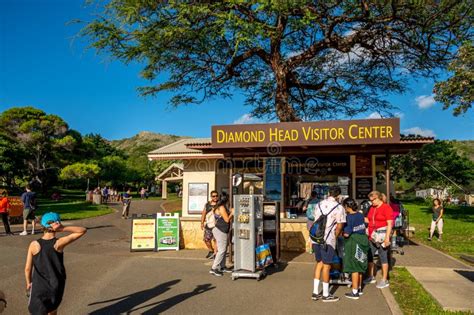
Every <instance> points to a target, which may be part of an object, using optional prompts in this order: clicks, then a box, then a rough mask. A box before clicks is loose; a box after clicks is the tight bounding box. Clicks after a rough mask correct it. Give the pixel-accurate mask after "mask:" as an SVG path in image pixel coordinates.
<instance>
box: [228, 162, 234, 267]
mask: <svg viewBox="0 0 474 315" xmlns="http://www.w3.org/2000/svg"><path fill="white" fill-rule="evenodd" d="M233 173H234V159H233V156H232V154H231V155H230V168H229V191H228V196H229V208H230V209H233V208H234V185H233V184H234V181H233V178H232V177H233ZM233 220H235V218H234V219H233ZM230 224H231V227H230V229H229V237H228V238H227V252H228V253H229V256H228V257H227V263H228V264H232V263H233V262H234V250H233V249H234V248H233V246H232V242H231V239H232V234H235V232H234V228H233V225H234V224H233V221H231V222H230Z"/></svg>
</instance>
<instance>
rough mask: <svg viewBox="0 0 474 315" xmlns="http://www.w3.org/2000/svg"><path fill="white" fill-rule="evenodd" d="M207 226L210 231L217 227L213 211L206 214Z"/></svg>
mask: <svg viewBox="0 0 474 315" xmlns="http://www.w3.org/2000/svg"><path fill="white" fill-rule="evenodd" d="M206 226H207V228H209V229H213V228H214V227H215V226H216V217H215V216H214V211H212V210H211V211H209V212H208V213H206Z"/></svg>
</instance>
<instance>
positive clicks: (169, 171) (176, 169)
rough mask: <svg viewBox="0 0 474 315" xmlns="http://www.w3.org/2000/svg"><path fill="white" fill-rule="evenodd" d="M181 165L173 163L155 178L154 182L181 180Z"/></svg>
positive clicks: (182, 167)
mask: <svg viewBox="0 0 474 315" xmlns="http://www.w3.org/2000/svg"><path fill="white" fill-rule="evenodd" d="M183 170H184V165H183V163H173V164H171V165H170V166H168V167H167V168H166V169H165V170H164V171H163V172H161V173H160V174H159V175H158V176H156V177H155V180H164V179H174V180H176V179H182V178H183V175H182V174H183Z"/></svg>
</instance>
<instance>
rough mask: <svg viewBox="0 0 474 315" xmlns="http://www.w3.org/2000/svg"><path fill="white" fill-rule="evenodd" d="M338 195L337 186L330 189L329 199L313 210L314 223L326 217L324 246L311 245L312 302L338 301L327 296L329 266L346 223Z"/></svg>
mask: <svg viewBox="0 0 474 315" xmlns="http://www.w3.org/2000/svg"><path fill="white" fill-rule="evenodd" d="M340 194H341V188H340V187H339V186H332V187H330V188H329V197H328V198H327V199H325V200H322V201H321V202H319V203H318V204H317V205H316V209H315V210H314V220H315V221H317V220H318V219H319V217H321V215H327V219H326V229H325V233H324V239H325V244H322V245H321V244H316V243H313V252H314V256H315V258H316V266H315V268H314V279H313V281H314V283H313V284H314V287H313V294H312V296H311V299H312V300H314V301H317V300H319V299H321V300H322V301H323V302H337V301H339V298H338V297H336V296H334V295H332V294H329V272H330V271H331V264H332V261H333V259H334V255H335V249H336V240H337V237H338V236H339V234H341V232H342V230H343V227H344V223H346V212H345V210H344V207H343V206H342V205H341V204H340V203H339V202H338V201H337V197H338V196H339V195H340ZM321 280H322V281H321ZM320 282H322V283H323V292H322V294H321V293H320V291H319V283H320Z"/></svg>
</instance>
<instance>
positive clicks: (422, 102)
mask: <svg viewBox="0 0 474 315" xmlns="http://www.w3.org/2000/svg"><path fill="white" fill-rule="evenodd" d="M415 101H416V104H417V105H418V108H421V109H426V108H430V107H431V106H433V105H434V104H435V103H436V101H435V100H434V95H433V94H432V95H420V96H417V97H416V98H415Z"/></svg>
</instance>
